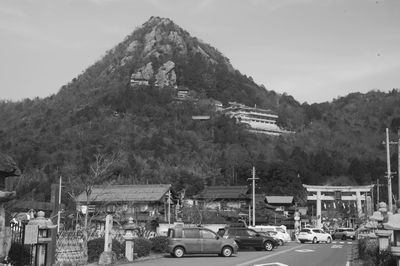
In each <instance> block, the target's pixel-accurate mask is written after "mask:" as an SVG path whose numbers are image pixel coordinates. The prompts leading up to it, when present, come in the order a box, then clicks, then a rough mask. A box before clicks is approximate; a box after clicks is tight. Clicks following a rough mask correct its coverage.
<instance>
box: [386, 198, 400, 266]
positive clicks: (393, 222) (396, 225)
mask: <svg viewBox="0 0 400 266" xmlns="http://www.w3.org/2000/svg"><path fill="white" fill-rule="evenodd" d="M396 207H397V213H396V214H393V215H390V216H389V219H388V222H387V223H385V224H384V227H385V229H387V230H393V238H394V239H393V245H392V246H391V247H390V252H391V253H392V255H394V256H396V260H397V265H400V213H399V210H400V201H397V202H396Z"/></svg>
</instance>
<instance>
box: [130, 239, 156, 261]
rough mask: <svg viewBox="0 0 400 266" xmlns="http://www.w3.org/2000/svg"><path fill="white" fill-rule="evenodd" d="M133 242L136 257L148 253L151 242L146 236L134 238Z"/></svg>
mask: <svg viewBox="0 0 400 266" xmlns="http://www.w3.org/2000/svg"><path fill="white" fill-rule="evenodd" d="M133 242H134V245H135V246H134V252H135V253H136V254H137V256H138V257H145V256H148V255H149V254H150V251H151V246H152V243H151V241H150V240H148V239H146V238H142V237H139V238H135V239H134V240H133Z"/></svg>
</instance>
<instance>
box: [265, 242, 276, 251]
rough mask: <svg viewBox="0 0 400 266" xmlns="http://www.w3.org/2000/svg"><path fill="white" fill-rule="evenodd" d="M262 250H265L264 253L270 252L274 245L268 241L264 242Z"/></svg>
mask: <svg viewBox="0 0 400 266" xmlns="http://www.w3.org/2000/svg"><path fill="white" fill-rule="evenodd" d="M264 249H265V250H266V251H271V250H273V249H274V245H273V244H272V243H271V242H269V241H265V242H264Z"/></svg>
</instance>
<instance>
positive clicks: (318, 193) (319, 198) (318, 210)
mask: <svg viewBox="0 0 400 266" xmlns="http://www.w3.org/2000/svg"><path fill="white" fill-rule="evenodd" d="M321 215H322V212H321V191H317V228H321V227H322V217H321Z"/></svg>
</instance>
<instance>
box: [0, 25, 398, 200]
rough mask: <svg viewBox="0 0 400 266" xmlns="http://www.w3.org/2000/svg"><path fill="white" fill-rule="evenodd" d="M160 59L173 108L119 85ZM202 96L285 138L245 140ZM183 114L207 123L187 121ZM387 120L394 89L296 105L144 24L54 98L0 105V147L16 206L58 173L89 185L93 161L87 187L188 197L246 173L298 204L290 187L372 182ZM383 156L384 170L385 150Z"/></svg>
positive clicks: (180, 37) (36, 195)
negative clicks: (105, 162)
mask: <svg viewBox="0 0 400 266" xmlns="http://www.w3.org/2000/svg"><path fill="white" fill-rule="evenodd" d="M170 36H174V37H173V38H171V37H170ZM167 60H171V61H173V62H174V63H175V72H176V79H177V84H178V85H179V86H185V87H187V88H189V90H190V91H191V94H192V95H194V98H195V100H193V101H177V100H176V98H175V94H176V89H175V88H173V87H164V88H159V87H157V86H155V85H154V82H152V81H151V80H150V85H149V86H136V87H132V86H130V83H129V81H130V76H131V74H132V73H134V72H136V71H137V70H138V69H139V68H140V67H142V66H144V65H145V64H147V63H148V62H152V65H153V67H154V69H157V68H158V67H159V66H161V65H162V64H163V63H164V62H166V61H167ZM214 100H218V101H220V102H222V103H224V104H226V103H227V102H229V101H236V102H240V103H244V104H246V105H248V106H255V105H256V106H257V107H261V108H265V109H270V110H273V111H275V112H276V113H277V114H278V115H279V119H278V124H279V125H280V126H281V127H283V128H286V129H288V130H291V131H294V132H296V133H295V134H288V135H282V136H279V137H276V136H267V135H262V134H253V133H249V132H248V131H246V130H245V128H244V127H243V126H242V125H240V124H237V123H236V122H235V121H234V120H232V119H230V118H229V117H226V116H224V115H222V114H221V113H219V112H217V111H216V110H215V105H214ZM193 115H210V117H211V119H210V120H206V121H196V120H192V116H193ZM399 117H400V92H399V91H397V90H393V91H391V92H389V93H383V92H380V91H371V92H368V93H366V94H361V93H353V94H350V95H347V96H345V97H341V98H338V99H335V100H333V101H332V102H325V103H321V104H311V105H310V104H308V103H303V104H300V103H299V102H297V101H296V100H295V99H294V98H293V97H292V96H290V95H286V94H283V95H280V94H278V93H276V92H274V91H271V90H268V89H265V88H264V87H263V86H259V85H257V84H255V83H254V82H253V80H252V79H251V78H249V77H247V76H245V75H243V74H241V73H240V72H239V71H238V70H235V69H233V67H232V66H231V65H230V62H229V60H228V59H227V58H225V57H224V56H223V55H222V54H221V53H220V52H219V51H218V50H216V49H215V48H213V47H211V46H210V45H208V44H205V43H203V42H201V41H199V40H197V39H196V38H194V37H191V36H190V35H189V33H187V32H186V31H184V30H182V29H181V28H179V27H178V26H177V25H175V24H174V23H173V22H172V21H170V20H168V19H161V18H155V17H152V18H151V19H150V20H149V21H148V22H146V23H145V24H143V25H142V27H140V28H138V29H136V30H135V31H134V32H133V33H132V34H131V35H129V36H127V37H126V38H125V40H124V41H123V42H121V43H120V44H118V45H117V46H116V47H114V48H113V49H112V50H110V51H108V52H107V53H106V55H105V56H104V57H103V58H102V59H101V60H99V61H98V62H96V63H95V64H93V65H92V66H90V67H89V68H88V69H86V71H84V72H83V73H82V74H80V75H79V76H77V77H76V78H75V79H73V80H72V81H71V82H70V83H69V84H67V85H65V86H63V87H62V88H61V89H60V91H59V92H58V93H57V94H56V95H52V96H50V97H47V98H44V99H39V98H35V99H26V100H23V101H19V102H9V101H2V102H0V123H1V125H2V126H1V129H0V149H1V152H2V153H5V154H8V155H10V156H12V157H13V158H14V160H15V161H16V163H17V165H18V167H19V168H20V169H21V172H22V173H23V174H22V176H21V177H20V178H19V180H18V182H17V184H16V189H17V191H18V197H20V198H24V199H36V200H49V198H50V194H49V189H48V188H49V185H50V184H51V183H56V182H57V180H58V178H59V176H63V178H65V180H68V182H69V183H68V185H69V186H71V187H75V188H78V189H79V188H81V189H82V187H80V183H79V182H80V181H79V180H82V178H86V180H87V179H90V178H91V175H90V173H91V168H90V167H91V165H93V163H94V161H95V159H96V155H99V154H102V155H110V154H118V157H117V158H118V161H117V163H116V164H115V165H113V169H112V171H109V172H108V173H107V178H105V179H102V180H92V182H93V183H96V182H99V183H100V182H101V183H108V184H146V183H148V184H152V183H171V184H172V185H173V187H174V189H175V190H176V191H183V190H185V192H186V195H187V196H193V195H195V194H198V193H199V192H200V191H201V190H202V189H203V187H204V186H205V185H212V184H215V185H245V184H249V183H248V181H247V178H249V177H251V168H252V166H255V167H256V172H257V177H258V178H260V179H259V180H258V181H257V189H258V190H259V191H262V192H264V193H267V194H269V195H295V196H296V198H297V200H298V201H301V200H302V199H303V200H304V194H303V191H302V189H301V184H302V183H303V184H320V185H322V184H332V185H333V184H335V185H349V184H354V185H355V184H371V183H373V182H376V180H377V179H378V178H383V176H384V175H385V171H386V162H385V147H384V145H382V141H383V140H384V138H385V128H386V127H389V128H391V129H392V131H391V134H392V135H393V132H396V130H397V127H398V126H399V124H400V123H399V120H400V119H399ZM391 155H392V158H391V159H392V166H393V168H396V166H397V154H396V153H395V152H394V151H393V152H392V154H391ZM395 183H396V182H395ZM393 187H394V188H396V187H397V186H396V185H394V186H393ZM64 197H66V198H65V199H63V200H65V201H66V200H70V199H67V195H64Z"/></svg>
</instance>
